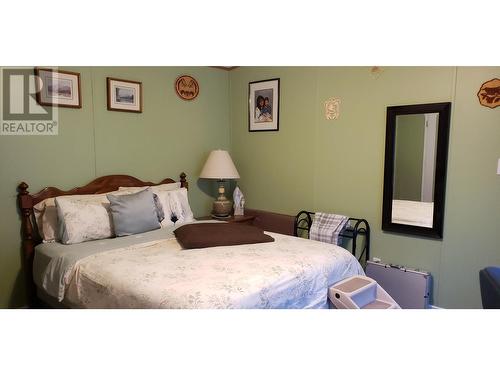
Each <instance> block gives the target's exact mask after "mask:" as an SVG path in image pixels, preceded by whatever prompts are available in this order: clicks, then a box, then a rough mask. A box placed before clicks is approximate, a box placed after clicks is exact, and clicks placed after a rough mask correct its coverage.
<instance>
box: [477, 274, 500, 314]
mask: <svg viewBox="0 0 500 375" xmlns="http://www.w3.org/2000/svg"><path fill="white" fill-rule="evenodd" d="M479 285H480V287H481V299H482V301H483V308H484V309H500V267H486V268H485V269H482V270H481V271H479Z"/></svg>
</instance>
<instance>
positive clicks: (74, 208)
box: [55, 194, 114, 245]
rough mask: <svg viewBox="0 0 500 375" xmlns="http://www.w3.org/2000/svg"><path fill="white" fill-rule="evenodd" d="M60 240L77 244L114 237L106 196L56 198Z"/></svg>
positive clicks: (91, 195)
mask: <svg viewBox="0 0 500 375" xmlns="http://www.w3.org/2000/svg"><path fill="white" fill-rule="evenodd" d="M55 203H56V207H57V218H58V233H57V235H58V239H59V241H60V242H62V243H63V244H67V245H69V244H75V243H80V242H85V241H91V240H99V239H103V238H109V237H113V236H114V231H113V223H112V219H111V214H110V212H109V201H108V199H107V198H106V194H90V195H68V196H60V197H56V198H55Z"/></svg>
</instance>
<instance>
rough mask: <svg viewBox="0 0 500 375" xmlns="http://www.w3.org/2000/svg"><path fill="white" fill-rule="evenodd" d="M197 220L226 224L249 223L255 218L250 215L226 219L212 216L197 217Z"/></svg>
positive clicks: (232, 216)
mask: <svg viewBox="0 0 500 375" xmlns="http://www.w3.org/2000/svg"><path fill="white" fill-rule="evenodd" d="M196 219H197V220H218V221H227V222H228V223H251V222H252V221H253V220H254V219H255V216H252V215H237V216H234V215H231V216H228V217H227V218H213V217H212V216H202V217H197V218H196Z"/></svg>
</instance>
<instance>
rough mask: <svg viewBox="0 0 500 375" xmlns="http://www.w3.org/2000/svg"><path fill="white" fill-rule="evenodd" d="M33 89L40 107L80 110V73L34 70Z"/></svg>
mask: <svg viewBox="0 0 500 375" xmlns="http://www.w3.org/2000/svg"><path fill="white" fill-rule="evenodd" d="M35 87H36V101H37V102H38V104H40V105H46V106H53V107H68V108H82V99H81V93H80V92H81V91H80V73H75V72H67V71H65V70H57V69H45V68H35Z"/></svg>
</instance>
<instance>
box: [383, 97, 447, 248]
mask: <svg viewBox="0 0 500 375" xmlns="http://www.w3.org/2000/svg"><path fill="white" fill-rule="evenodd" d="M450 112H451V103H449V102H447V103H431V104H414V105H403V106H395V107H387V124H386V125H387V126H386V138H385V164H384V197H383V205H382V230H385V231H392V232H399V233H405V234H411V235H420V236H426V237H434V238H443V221H444V201H445V185H446V164H447V156H448V138H449V128H450Z"/></svg>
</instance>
